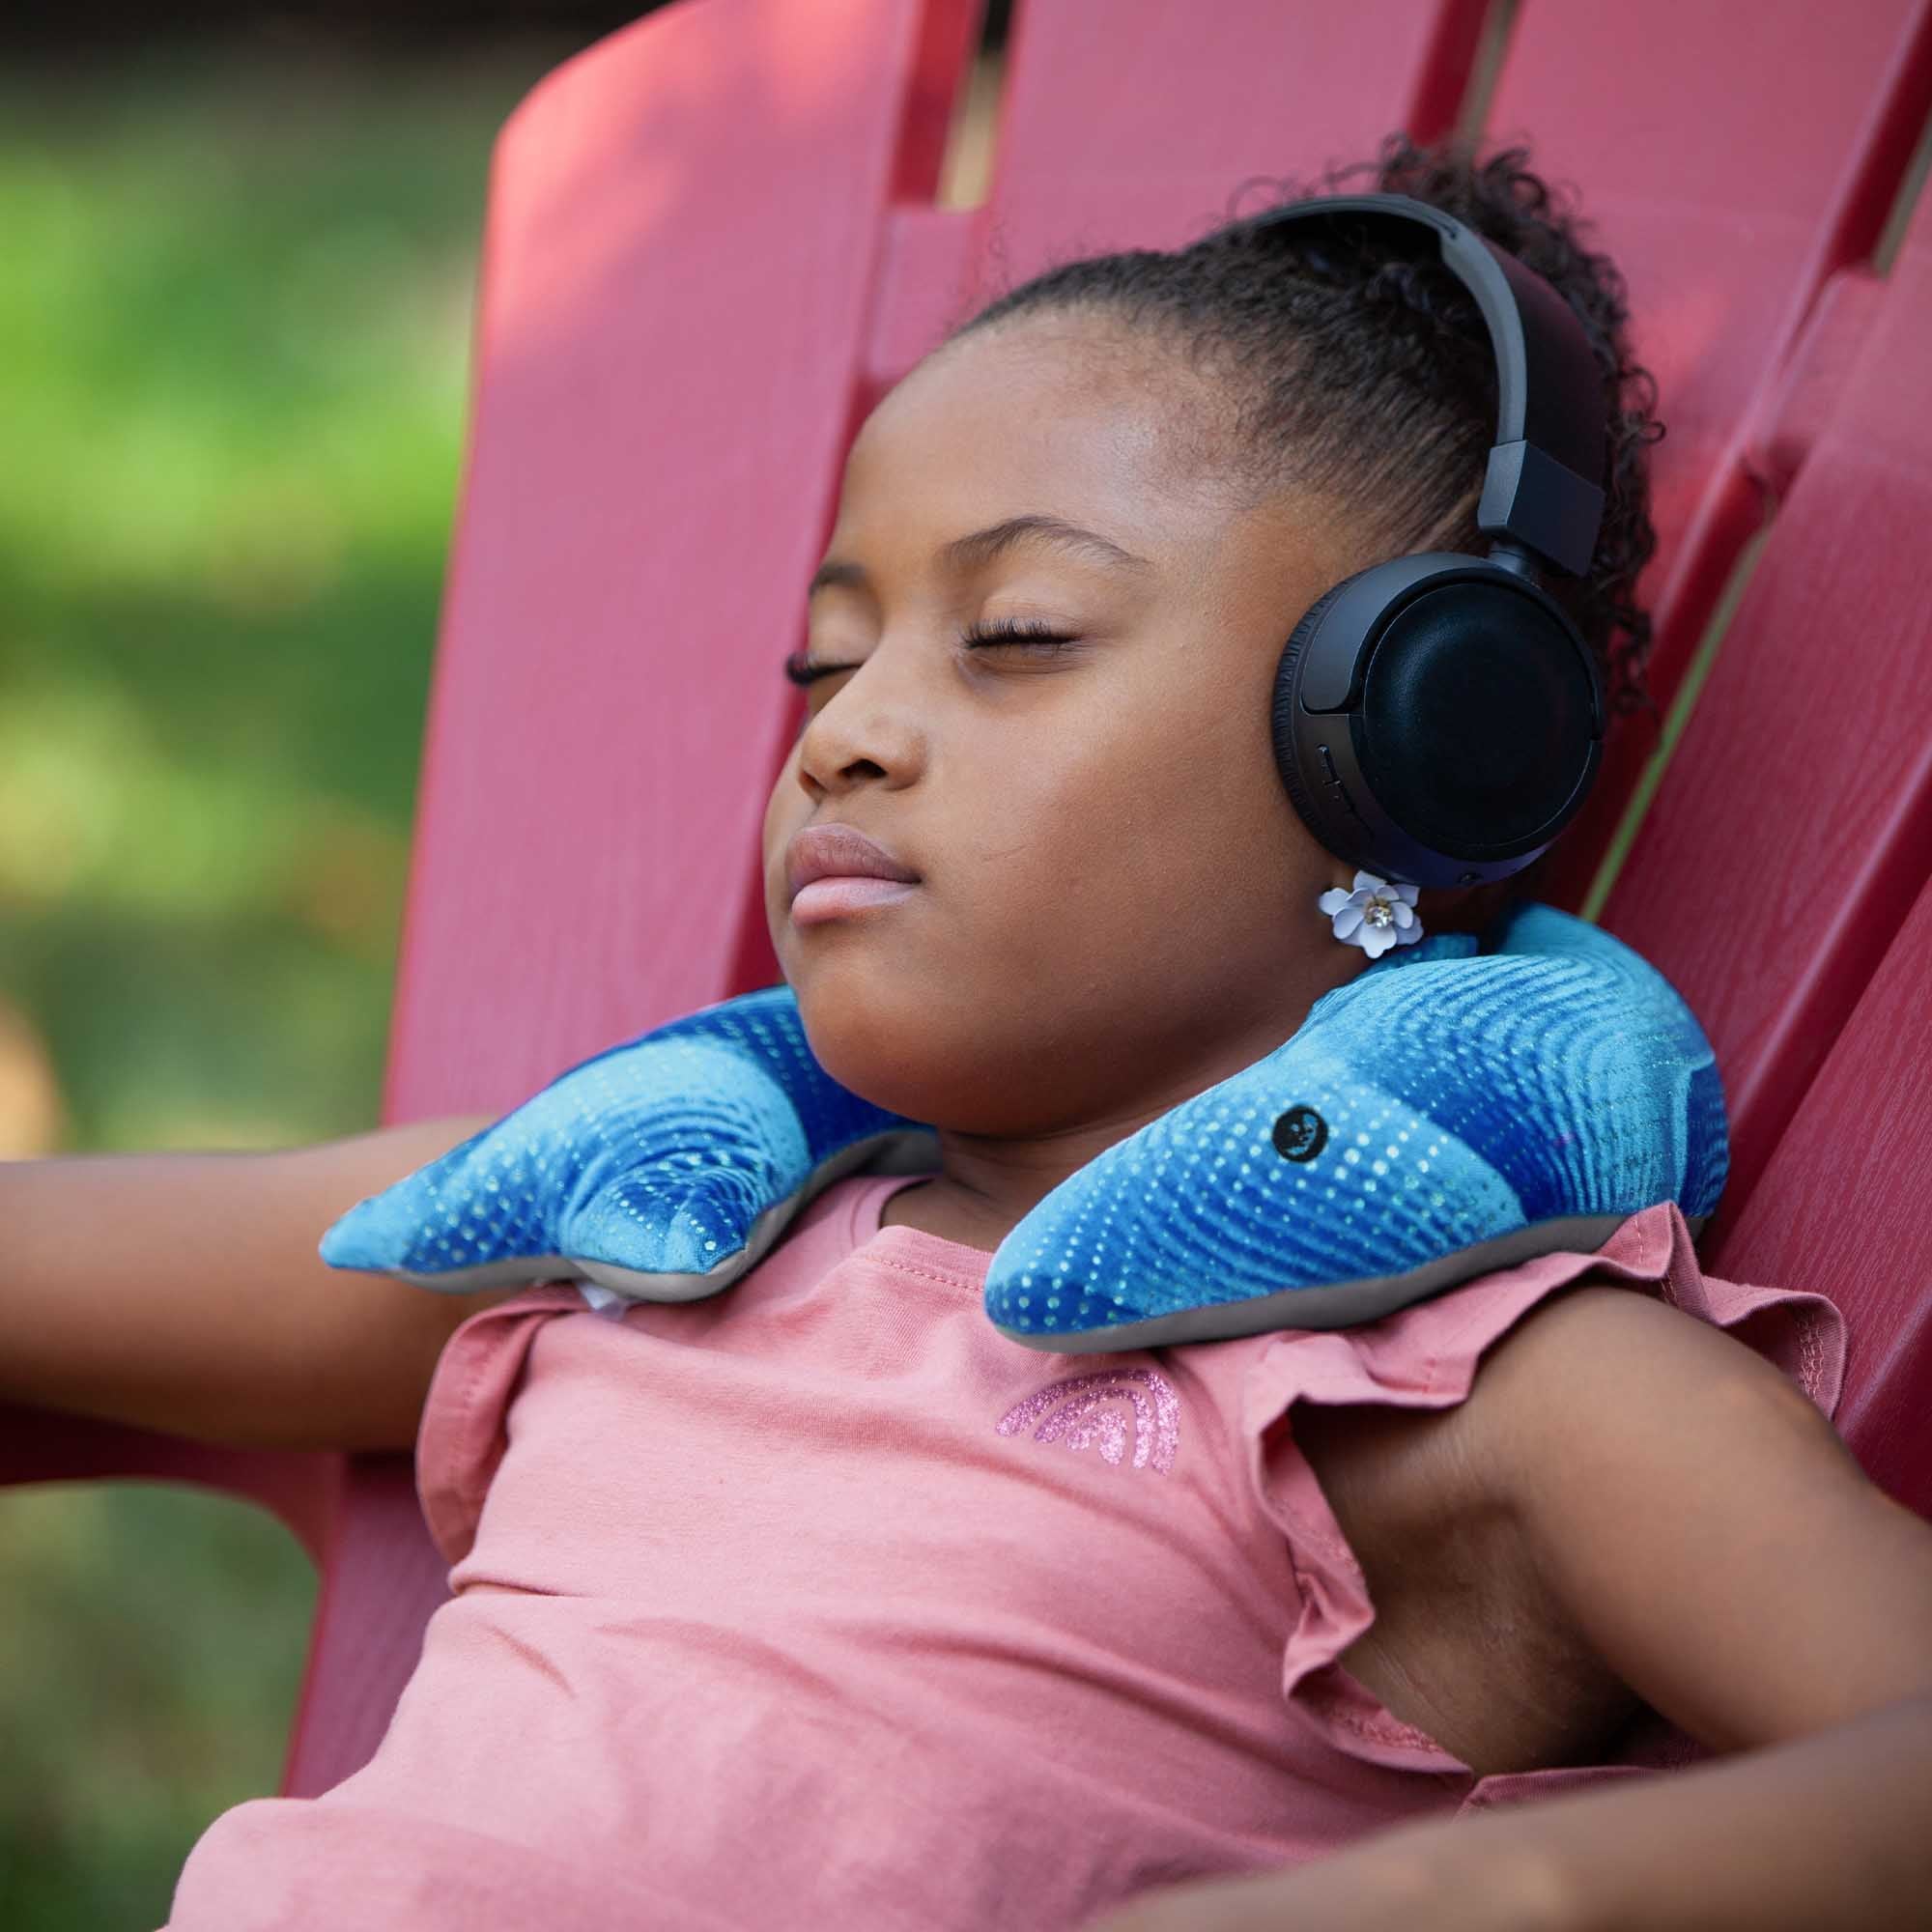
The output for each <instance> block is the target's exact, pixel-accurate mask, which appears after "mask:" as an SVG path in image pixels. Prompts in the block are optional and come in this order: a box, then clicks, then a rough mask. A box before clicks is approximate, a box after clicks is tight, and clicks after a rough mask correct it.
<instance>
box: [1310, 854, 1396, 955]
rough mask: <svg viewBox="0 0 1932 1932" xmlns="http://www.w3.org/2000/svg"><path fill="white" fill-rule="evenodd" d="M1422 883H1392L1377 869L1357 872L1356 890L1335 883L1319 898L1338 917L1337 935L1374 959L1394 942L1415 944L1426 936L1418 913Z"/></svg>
mask: <svg viewBox="0 0 1932 1932" xmlns="http://www.w3.org/2000/svg"><path fill="white" fill-rule="evenodd" d="M1421 891H1422V888H1421V887H1420V886H1401V885H1391V884H1390V883H1389V881H1388V880H1386V879H1378V878H1377V877H1376V875H1375V874H1374V873H1373V872H1357V873H1356V874H1355V885H1354V890H1353V891H1352V892H1344V891H1343V890H1342V888H1341V887H1340V886H1331V887H1330V888H1329V889H1328V891H1326V892H1325V893H1323V894H1322V895H1321V897H1320V898H1319V899H1317V900H1316V901H1315V903H1316V904H1317V905H1319V906H1320V907H1321V910H1322V911H1323V912H1324V913H1331V914H1333V916H1334V920H1335V937H1336V938H1337V939H1339V940H1341V941H1342V942H1343V944H1344V945H1347V946H1359V947H1360V948H1361V949H1362V951H1363V952H1366V953H1367V954H1368V955H1369V957H1370V958H1371V959H1379V958H1380V957H1381V955H1382V954H1383V953H1384V952H1387V951H1388V950H1389V948H1390V947H1391V946H1413V945H1414V944H1415V942H1416V941H1417V940H1418V939H1420V938H1421V937H1422V922H1421V921H1420V920H1419V919H1417V918H1416V916H1415V901H1416V898H1417V896H1418V895H1419V894H1420V893H1421Z"/></svg>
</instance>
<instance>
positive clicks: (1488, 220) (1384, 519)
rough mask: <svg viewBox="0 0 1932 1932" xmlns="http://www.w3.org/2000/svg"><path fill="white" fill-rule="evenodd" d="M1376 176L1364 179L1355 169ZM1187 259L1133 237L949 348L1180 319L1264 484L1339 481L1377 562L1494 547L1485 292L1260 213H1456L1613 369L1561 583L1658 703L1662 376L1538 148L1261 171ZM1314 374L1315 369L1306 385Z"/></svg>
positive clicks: (1401, 141)
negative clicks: (1583, 529)
mask: <svg viewBox="0 0 1932 1932" xmlns="http://www.w3.org/2000/svg"><path fill="white" fill-rule="evenodd" d="M1364 173H1366V174H1367V175H1368V176H1369V180H1368V181H1367V182H1366V183H1355V182H1354V181H1353V179H1352V178H1353V177H1356V176H1359V175H1362V174H1364ZM1255 185H1258V184H1256V183H1246V184H1243V185H1242V186H1241V187H1240V188H1237V189H1236V192H1235V194H1234V196H1233V197H1231V204H1230V207H1229V209H1228V211H1227V213H1228V214H1229V215H1230V216H1231V217H1233V219H1232V220H1231V222H1230V224H1229V225H1226V226H1222V227H1218V228H1216V229H1215V230H1214V231H1213V232H1212V233H1210V234H1207V235H1204V236H1203V237H1202V238H1201V239H1200V240H1199V241H1194V242H1192V243H1190V244H1188V245H1187V246H1185V247H1181V248H1177V249H1174V250H1171V251H1166V250H1158V249H1129V250H1125V251H1123V252H1122V253H1118V254H1109V255H1097V256H1091V257H1088V258H1085V259H1082V260H1078V261H1070V262H1063V263H1061V264H1059V265H1057V266H1055V267H1053V268H1049V269H1048V270H1045V271H1044V272H1043V273H1041V274H1038V275H1036V276H1035V277H1033V279H1032V280H1030V281H1027V282H1024V283H1022V284H1020V285H1019V286H1018V287H1017V288H1014V289H1011V290H1009V292H1007V293H1006V294H1004V295H1001V296H999V297H997V298H995V299H994V300H992V301H991V302H989V303H988V304H987V305H986V306H985V307H983V308H981V309H980V311H979V312H978V313H977V314H975V315H973V316H972V317H971V318H970V319H969V320H968V321H966V322H965V323H963V324H961V325H960V326H959V327H957V328H955V329H954V330H953V331H952V335H950V336H949V337H948V340H949V341H952V340H956V339H957V338H958V337H959V336H962V335H965V334H968V333H970V332H971V331H973V330H975V329H980V328H983V327H987V326H989V325H990V324H993V323H996V322H999V321H1001V320H1003V319H1005V318H1007V317H1010V316H1015V315H1020V314H1024V313H1028V312H1034V311H1052V310H1056V309H1074V310H1097V311H1100V312H1102V313H1111V314H1116V315H1118V316H1120V317H1121V318H1122V320H1124V321H1125V322H1127V323H1128V324H1129V325H1130V326H1132V327H1151V328H1154V329H1157V330H1161V331H1163V332H1165V333H1166V334H1167V335H1168V336H1169V337H1170V338H1171V339H1172V341H1173V342H1174V343H1175V344H1176V346H1178V347H1180V348H1181V349H1183V350H1184V351H1185V352H1186V353H1188V355H1190V357H1191V358H1192V359H1193V360H1194V361H1195V362H1196V363H1197V364H1198V365H1199V366H1204V367H1207V368H1208V369H1210V370H1213V371H1215V372H1217V373H1218V374H1219V375H1221V376H1222V377H1223V378H1224V379H1225V380H1226V381H1228V383H1229V384H1231V389H1230V396H1231V401H1232V402H1233V404H1234V406H1235V407H1234V413H1233V421H1234V424H1235V428H1236V444H1237V447H1238V448H1239V449H1240V450H1241V451H1242V452H1243V454H1244V455H1245V456H1246V457H1247V458H1249V459H1251V460H1252V463H1253V465H1254V471H1255V477H1256V480H1257V481H1258V482H1259V483H1260V484H1261V485H1262V486H1263V487H1264V488H1276V487H1280V486H1282V485H1286V484H1300V485H1303V486H1306V487H1311V488H1315V489H1321V490H1324V491H1328V492H1333V493H1335V494H1338V495H1339V496H1340V497H1341V498H1342V500H1344V501H1345V502H1348V503H1350V504H1351V505H1352V506H1354V507H1355V508H1356V509H1357V510H1358V511H1359V514H1360V517H1361V519H1362V523H1361V529H1362V534H1363V538H1364V542H1365V543H1366V544H1370V545H1373V546H1374V547H1375V548H1374V554H1375V555H1377V556H1382V555H1387V556H1394V555H1401V554H1407V553H1409V552H1411V551H1418V550H1464V551H1473V552H1475V553H1477V554H1482V553H1483V552H1485V551H1487V550H1488V548H1489V540H1488V539H1487V538H1486V537H1484V536H1483V535H1482V534H1481V532H1479V531H1478V530H1477V528H1476V523H1475V514H1476V504H1477V500H1478V497H1479V496H1480V494H1481V483H1482V477H1483V473H1484V469H1485V458H1486V456H1487V453H1488V451H1489V449H1490V446H1491V444H1492V442H1493V440H1494V437H1495V423H1496V380H1495V365H1494V358H1493V356H1492V353H1491V349H1490V341H1489V333H1488V330H1487V329H1486V327H1484V324H1483V320H1482V317H1481V315H1480V313H1479V312H1478V310H1477V308H1476V304H1475V302H1474V300H1473V299H1472V298H1470V296H1469V294H1468V292H1467V291H1466V290H1465V289H1464V288H1463V284H1462V283H1461V282H1460V281H1459V280H1458V279H1457V278H1456V276H1455V275H1454V274H1452V273H1451V272H1450V270H1448V269H1446V268H1445V267H1444V266H1443V265H1442V262H1441V260H1440V258H1439V256H1438V254H1437V252H1436V250H1435V247H1434V245H1433V243H1432V242H1431V241H1430V240H1429V238H1428V237H1426V236H1422V235H1420V234H1419V233H1418V236H1417V238H1416V244H1415V246H1414V247H1413V248H1405V246H1404V245H1403V243H1402V242H1401V241H1400V240H1399V239H1397V238H1394V237H1392V236H1391V233H1390V231H1389V230H1388V229H1386V227H1377V228H1374V229H1368V230H1357V231H1353V233H1352V237H1351V238H1349V239H1345V238H1344V237H1342V236H1340V235H1338V234H1337V233H1336V231H1334V230H1332V229H1329V228H1327V227H1326V226H1325V225H1324V226H1323V227H1321V228H1318V229H1308V230H1293V229H1290V230H1283V229H1279V228H1277V229H1274V230H1272V231H1263V232H1262V233H1261V235H1259V236H1258V235H1257V234H1256V233H1255V232H1254V231H1253V230H1252V229H1250V228H1249V227H1248V225H1247V223H1248V221H1249V220H1250V219H1251V218H1252V216H1253V215H1254V214H1256V213H1262V212H1263V210H1264V208H1265V207H1271V206H1278V205H1280V204H1281V203H1283V202H1287V201H1293V200H1298V199H1301V198H1303V197H1305V196H1310V195H1321V194H1336V193H1359V192H1362V191H1363V189H1364V188H1366V189H1368V190H1369V191H1372V192H1379V193H1387V194H1405V195H1409V196H1412V197H1413V198H1414V199H1415V200H1417V201H1423V202H1427V203H1429V204H1431V205H1432V206H1433V207H1436V208H1440V209H1442V210H1444V211H1445V212H1446V213H1450V214H1453V215H1455V216H1456V218H1457V219H1458V220H1460V221H1462V222H1464V223H1465V224H1466V225H1467V226H1469V227H1471V228H1473V229H1475V230H1476V231H1477V232H1478V233H1480V234H1482V235H1485V236H1487V237H1488V238H1489V239H1490V240H1491V241H1494V242H1495V243H1496V244H1497V245H1498V246H1499V247H1501V248H1502V249H1504V250H1505V251H1507V252H1508V253H1510V254H1512V255H1514V256H1516V257H1517V259H1518V260H1520V261H1521V262H1522V263H1523V264H1524V265H1525V266H1526V267H1528V268H1530V269H1533V270H1535V271H1536V272H1537V273H1538V274H1540V275H1541V276H1542V277H1543V278H1544V279H1545V280H1546V281H1548V283H1549V284H1550V285H1551V286H1552V287H1553V288H1554V289H1555V290H1556V291H1557V293H1558V294H1560V295H1561V296H1562V297H1563V298H1564V299H1565V300H1566V301H1567V302H1569V304H1570V306H1571V307H1572V309H1574V310H1575V311H1576V313H1577V316H1578V317H1579V318H1580V319H1581V321H1582V324H1583V327H1584V329H1585V331H1586V332H1587V334H1588V336H1589V339H1590V345H1591V347H1592V349H1593V350H1594V351H1595V353H1596V357H1597V363H1598V367H1599V369H1600V371H1601V372H1602V376H1603V384H1604V410H1605V422H1606V430H1607V440H1608V457H1607V464H1606V470H1607V473H1606V474H1605V478H1604V479H1603V480H1604V489H1605V504H1604V519H1603V525H1602V527H1601V529H1600V530H1599V532H1598V536H1597V548H1596V553H1595V555H1594V556H1593V558H1592V560H1591V565H1590V569H1589V572H1588V574H1587V575H1586V576H1584V577H1581V578H1569V577H1566V576H1563V575H1561V574H1560V573H1552V574H1551V575H1550V576H1549V578H1548V585H1547V587H1548V590H1549V592H1550V594H1551V595H1552V596H1553V597H1555V598H1556V599H1557V601H1558V602H1559V603H1561V604H1562V605H1563V606H1564V608H1565V609H1566V610H1567V611H1569V613H1570V615H1571V616H1572V618H1573V619H1574V620H1575V622H1576V624H1577V629H1578V631H1579V632H1580V633H1581V634H1582V637H1583V639H1584V641H1585V643H1586V644H1588V646H1589V647H1590V649H1591V650H1592V651H1593V652H1594V653H1595V654H1596V656H1597V659H1598V663H1599V665H1600V667H1601V668H1602V669H1603V672H1604V678H1605V694H1606V697H1607V701H1608V703H1609V707H1610V712H1611V716H1612V718H1613V719H1614V718H1618V717H1622V716H1624V715H1625V714H1627V713H1629V712H1631V711H1634V710H1638V709H1645V710H1648V711H1650V712H1651V713H1652V714H1653V716H1656V715H1657V712H1658V706H1657V703H1656V700H1655V699H1654V698H1653V697H1652V696H1651V695H1650V693H1649V691H1648V690H1647V689H1645V688H1644V686H1643V684H1642V682H1641V679H1640V672H1641V668H1642V665H1643V662H1644V659H1645V658H1646V656H1647V655H1648V652H1649V648H1650V641H1651V626H1650V618H1649V615H1648V613H1647V612H1646V611H1644V610H1642V609H1641V608H1640V607H1639V606H1638V604H1637V603H1636V582H1637V579H1638V577H1639V576H1640V575H1641V574H1642V571H1643V568H1644V565H1645V564H1646V563H1647V562H1648V561H1649V560H1650V557H1651V554H1652V553H1653V552H1654V551H1655V549H1656V547H1657V533H1656V531H1655V529H1654V528H1653V527H1652V525H1651V520H1650V479H1649V464H1648V451H1649V447H1650V445H1651V444H1652V443H1654V442H1656V441H1657V440H1659V439H1660V438H1661V437H1662V434H1663V425H1662V423H1661V422H1659V421H1658V420H1657V419H1656V415H1655V409H1656V402H1657V384H1656V382H1655V380H1654V379H1653V378H1652V376H1651V374H1650V372H1649V371H1648V370H1646V369H1644V368H1641V367H1639V366H1638V365H1637V364H1636V363H1635V362H1634V360H1633V359H1632V355H1631V352H1630V345H1629V342H1628V340H1627V336H1626V330H1627V327H1628V323H1629V311H1628V307H1627V296H1626V291H1625V286H1624V281H1623V277H1622V275H1621V274H1620V273H1619V271H1618V270H1617V269H1616V267H1615V265H1614V264H1613V263H1612V262H1611V261H1610V259H1609V258H1608V257H1607V256H1605V255H1600V254H1593V253H1592V252H1590V251H1589V250H1588V249H1587V248H1585V247H1584V246H1583V244H1582V241H1581V240H1580V239H1579V229H1580V228H1581V226H1582V224H1581V223H1580V222H1579V220H1578V219H1577V215H1576V213H1575V212H1574V210H1571V209H1568V208H1563V207H1558V206H1557V205H1556V204H1555V202H1554V200H1553V198H1552V195H1551V192H1550V188H1549V186H1548V184H1547V183H1545V182H1544V181H1543V180H1541V179H1540V178H1539V177H1538V176H1537V175H1535V174H1533V173H1531V172H1530V169H1529V152H1528V150H1527V148H1525V147H1521V146H1518V147H1510V148H1505V149H1503V150H1501V151H1499V152H1497V153H1495V154H1493V155H1492V156H1491V157H1490V158H1489V159H1487V160H1484V161H1478V160H1477V159H1476V157H1475V154H1474V152H1473V150H1471V149H1469V148H1467V147H1464V146H1463V145H1461V144H1456V143H1445V144H1443V145H1441V146H1439V147H1435V148H1419V147H1417V146H1415V145H1414V144H1413V143H1412V142H1411V141H1410V140H1409V138H1408V137H1407V136H1406V134H1402V133H1395V134H1391V135H1389V136H1387V137H1386V138H1385V139H1384V140H1383V141H1382V143H1381V145H1380V149H1379V152H1378V156H1377V157H1376V158H1375V159H1374V160H1370V161H1358V162H1354V163H1351V164H1350V165H1347V166H1342V167H1336V166H1331V167H1330V168H1329V169H1328V170H1327V171H1326V173H1325V174H1324V175H1323V176H1322V177H1321V179H1320V180H1319V181H1317V182H1315V183H1312V184H1297V183H1293V182H1289V181H1277V182H1272V183H1268V184H1265V185H1270V186H1272V187H1274V188H1275V189H1276V190H1277V191H1278V192H1277V194H1276V197H1275V199H1274V200H1272V201H1269V202H1265V203H1264V204H1263V205H1262V207H1258V208H1249V209H1247V210H1245V211H1243V212H1241V213H1238V214H1237V213H1236V208H1237V206H1238V204H1239V203H1240V201H1241V200H1242V198H1243V197H1244V196H1245V195H1246V194H1247V192H1248V191H1249V189H1251V188H1252V187H1254V186H1255ZM1311 377H1313V380H1311Z"/></svg>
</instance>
